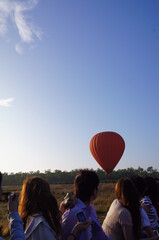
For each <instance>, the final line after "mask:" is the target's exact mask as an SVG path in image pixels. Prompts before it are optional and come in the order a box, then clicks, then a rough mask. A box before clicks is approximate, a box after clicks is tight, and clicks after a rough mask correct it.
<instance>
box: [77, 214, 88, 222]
mask: <svg viewBox="0 0 159 240" xmlns="http://www.w3.org/2000/svg"><path fill="white" fill-rule="evenodd" d="M77 218H78V221H79V222H85V221H86V217H85V215H84V213H83V212H79V213H77Z"/></svg>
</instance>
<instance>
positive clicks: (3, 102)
mask: <svg viewBox="0 0 159 240" xmlns="http://www.w3.org/2000/svg"><path fill="white" fill-rule="evenodd" d="M13 101H14V98H7V99H0V107H11V104H12V102H13Z"/></svg>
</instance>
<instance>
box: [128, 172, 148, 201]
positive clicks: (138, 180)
mask: <svg viewBox="0 0 159 240" xmlns="http://www.w3.org/2000/svg"><path fill="white" fill-rule="evenodd" d="M131 180H132V182H133V183H134V184H135V187H136V188H137V190H138V192H139V195H140V198H142V197H143V196H144V193H145V181H144V178H142V177H140V176H133V177H132V178H131Z"/></svg>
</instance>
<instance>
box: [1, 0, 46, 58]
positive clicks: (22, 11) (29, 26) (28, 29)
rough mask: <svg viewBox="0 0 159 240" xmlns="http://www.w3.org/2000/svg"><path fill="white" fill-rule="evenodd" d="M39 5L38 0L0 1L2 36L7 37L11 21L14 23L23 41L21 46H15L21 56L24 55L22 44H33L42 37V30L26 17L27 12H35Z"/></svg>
mask: <svg viewBox="0 0 159 240" xmlns="http://www.w3.org/2000/svg"><path fill="white" fill-rule="evenodd" d="M37 4H38V0H25V1H22V0H19V1H14V0H0V36H6V35H7V33H8V26H10V25H9V20H10V21H12V22H13V23H14V24H15V26H16V28H17V32H18V34H19V37H20V40H21V45H19V44H16V46H15V50H16V51H17V53H19V54H22V53H23V48H22V43H23V44H24V43H27V44H32V43H33V42H35V39H36V38H37V39H41V37H42V32H41V30H40V29H38V28H37V27H36V26H34V24H33V22H32V21H31V18H28V16H26V12H28V11H31V10H33V9H34V8H35V7H36V6H37Z"/></svg>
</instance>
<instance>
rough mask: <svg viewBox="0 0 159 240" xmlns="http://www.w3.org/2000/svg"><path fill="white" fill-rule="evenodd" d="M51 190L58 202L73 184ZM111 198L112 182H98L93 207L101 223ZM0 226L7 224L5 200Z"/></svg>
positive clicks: (0, 205) (7, 188) (0, 208)
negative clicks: (96, 195)
mask: <svg viewBox="0 0 159 240" xmlns="http://www.w3.org/2000/svg"><path fill="white" fill-rule="evenodd" d="M20 190H21V187H19V186H18V187H17V186H11V187H10V186H5V187H3V192H16V191H18V192H20ZM51 190H52V192H53V194H54V196H55V197H56V198H57V200H58V203H60V202H61V201H62V200H63V198H64V196H65V195H66V193H67V192H70V193H73V184H56V185H51ZM113 199H114V183H100V185H99V192H98V197H97V199H96V200H95V201H94V207H95V210H96V212H97V215H98V218H99V221H100V223H101V224H102V222H103V220H104V218H105V215H106V213H107V211H108V208H109V206H110V204H111V202H112V201H113ZM0 226H1V227H3V228H5V226H8V220H7V203H6V202H0ZM6 239H7V238H6Z"/></svg>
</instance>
